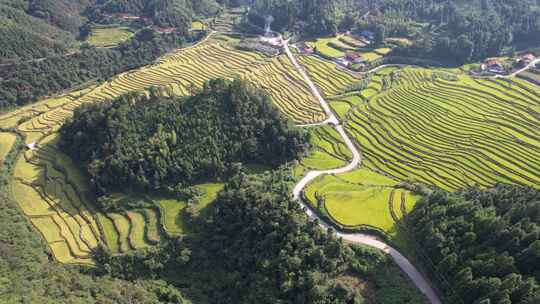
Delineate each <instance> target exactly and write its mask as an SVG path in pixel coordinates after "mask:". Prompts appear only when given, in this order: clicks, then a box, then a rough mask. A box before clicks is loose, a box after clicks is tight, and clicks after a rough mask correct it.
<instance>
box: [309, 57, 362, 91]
mask: <svg viewBox="0 0 540 304" xmlns="http://www.w3.org/2000/svg"><path fill="white" fill-rule="evenodd" d="M299 63H300V64H302V65H303V66H304V67H305V68H306V71H307V73H308V75H309V77H310V78H311V80H312V81H313V82H314V83H315V84H316V85H317V87H318V88H319V90H320V91H321V93H323V94H324V95H325V96H334V95H338V94H341V93H343V92H344V91H346V90H347V89H348V88H349V86H351V85H353V84H354V83H357V82H358V81H360V80H361V79H360V77H357V76H354V75H352V74H350V73H348V72H345V71H343V70H341V69H340V68H338V67H337V66H336V65H335V64H334V63H332V62H328V61H324V60H322V59H320V58H317V57H313V56H299Z"/></svg>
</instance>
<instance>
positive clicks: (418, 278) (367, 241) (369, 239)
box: [283, 40, 441, 304]
mask: <svg viewBox="0 0 540 304" xmlns="http://www.w3.org/2000/svg"><path fill="white" fill-rule="evenodd" d="M283 48H284V49H285V52H286V54H287V56H288V57H289V59H290V60H291V62H292V63H293V65H294V67H295V68H296V69H297V70H298V72H300V74H301V75H302V77H303V78H304V80H305V81H306V83H307V84H308V85H309V87H310V88H311V91H312V92H313V96H315V98H316V99H317V100H318V101H319V103H320V105H321V107H322V108H323V110H324V112H325V113H326V115H327V116H328V119H326V120H325V121H324V122H322V123H320V124H318V125H323V124H331V125H333V126H334V127H335V128H336V130H337V131H338V133H339V134H340V135H341V137H342V138H343V140H344V141H345V144H346V145H347V147H348V148H349V149H350V150H351V152H352V156H353V157H352V161H351V162H350V163H349V164H348V165H347V166H345V167H343V168H338V169H333V170H324V171H310V172H308V173H307V175H306V176H304V177H303V178H302V179H301V180H300V181H299V182H298V183H297V184H296V185H295V187H294V189H293V197H294V199H295V200H296V201H298V203H300V205H302V207H303V208H304V210H306V213H307V215H308V216H309V217H310V219H312V220H318V222H319V223H320V226H321V227H322V228H324V229H325V230H327V229H328V228H330V225H329V224H328V223H326V222H325V221H324V220H322V219H321V218H320V217H319V216H318V215H317V214H316V213H314V212H313V211H312V210H311V209H310V208H308V207H307V205H306V203H305V202H304V201H303V200H302V195H301V194H302V190H303V189H304V188H305V187H306V186H307V185H308V184H309V183H310V182H312V181H313V180H314V179H315V178H317V177H319V176H321V175H326V174H339V173H346V172H349V171H352V170H354V169H355V168H356V167H358V166H359V165H360V163H361V162H362V155H361V154H360V151H358V149H357V148H356V146H355V145H354V144H353V142H352V141H351V139H350V138H349V136H348V135H347V133H346V132H345V130H344V129H343V126H342V125H341V123H340V121H339V119H338V118H337V117H336V115H335V114H334V112H332V110H331V109H330V106H329V105H328V103H327V102H326V100H325V99H324V98H323V97H322V96H321V94H320V92H319V90H318V89H317V87H316V86H315V84H314V83H313V81H311V79H310V78H309V76H308V74H307V73H306V71H305V70H304V69H303V68H302V66H300V64H298V61H297V60H296V58H295V57H294V54H293V53H292V52H291V50H290V48H289V40H284V41H283ZM315 125H317V124H315ZM336 234H337V236H339V237H341V238H342V239H344V240H346V241H348V242H351V243H355V244H362V245H366V246H370V247H374V248H377V249H380V250H382V251H383V252H385V253H386V254H389V255H390V256H391V257H392V259H393V260H394V262H395V263H396V264H397V265H398V266H399V268H401V270H402V271H403V272H405V273H406V274H407V276H408V277H409V278H410V279H411V280H412V282H413V283H414V285H415V286H416V287H417V288H418V289H419V290H420V291H421V292H422V293H423V294H424V295H425V296H426V297H427V299H428V300H429V302H430V303H431V304H441V300H440V299H439V296H438V295H437V293H436V292H435V290H434V289H433V288H432V287H431V284H430V283H429V282H428V281H427V280H426V279H425V278H424V276H423V275H422V274H421V273H420V272H419V271H418V270H417V269H416V268H415V267H414V265H412V263H411V262H409V260H408V259H407V258H406V257H405V256H403V255H402V254H401V253H400V252H399V251H397V250H396V249H394V248H392V247H391V246H388V245H387V244H385V243H384V242H382V241H380V240H378V239H377V238H376V237H374V236H372V235H368V234H363V233H345V232H340V231H337V232H336Z"/></svg>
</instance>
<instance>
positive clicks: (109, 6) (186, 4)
mask: <svg viewBox="0 0 540 304" xmlns="http://www.w3.org/2000/svg"><path fill="white" fill-rule="evenodd" d="M219 9H220V6H219V5H218V4H217V3H216V1H214V0H107V1H104V0H98V3H97V4H96V5H94V6H92V8H91V10H90V12H89V15H90V16H93V17H97V16H99V15H100V14H101V13H107V14H114V13H127V14H131V15H135V16H145V17H149V18H151V19H152V20H153V21H154V23H155V24H157V25H159V26H163V27H180V28H187V29H189V28H190V26H191V21H192V18H193V16H195V15H214V14H216V13H217V12H218V11H219Z"/></svg>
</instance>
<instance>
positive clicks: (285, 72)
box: [0, 39, 326, 264]
mask: <svg viewBox="0 0 540 304" xmlns="http://www.w3.org/2000/svg"><path fill="white" fill-rule="evenodd" d="M216 77H230V78H232V77H243V78H246V79H249V80H251V81H253V83H255V84H256V85H258V86H260V87H261V88H262V89H264V90H266V91H268V92H270V94H271V96H272V97H273V101H274V102H275V103H276V105H277V106H278V107H279V108H280V109H281V110H282V111H283V113H284V114H285V115H288V116H289V117H291V118H293V119H294V120H295V121H296V122H299V123H300V122H301V123H311V122H319V121H322V120H324V119H325V118H326V117H325V115H324V114H323V112H322V110H321V109H320V106H319V105H318V104H317V103H316V101H314V99H313V97H312V95H311V92H310V91H309V89H308V88H307V85H306V84H305V83H304V81H303V80H302V78H301V76H300V75H298V74H297V73H296V72H295V70H294V69H293V68H292V66H291V64H290V62H289V61H288V59H287V58H286V57H285V56H278V57H274V58H268V57H265V56H264V55H262V54H257V53H250V52H242V51H237V50H235V49H234V48H233V46H231V45H230V44H229V43H224V42H223V41H220V40H217V39H216V40H215V39H209V40H208V41H205V42H203V43H201V44H200V45H197V46H195V47H193V48H191V49H185V50H180V51H178V52H175V53H172V54H170V55H168V56H166V57H163V58H162V59H161V60H160V61H159V62H156V63H155V64H153V65H151V66H148V67H145V68H142V69H139V70H135V71H131V72H128V73H124V74H121V75H118V76H117V77H115V78H113V79H111V80H110V81H107V82H106V83H104V84H102V85H99V86H94V87H90V88H88V89H85V90H82V91H77V92H73V93H72V94H69V95H65V96H62V97H58V98H52V99H47V100H44V101H42V102H39V103H36V104H34V105H31V106H27V107H23V108H20V109H19V110H17V111H14V112H11V113H8V114H4V115H1V116H0V127H2V128H15V129H16V130H17V131H18V132H19V133H20V134H22V135H23V136H24V143H25V144H26V145H28V148H27V150H26V151H25V152H24V154H23V155H21V156H20V157H19V158H18V160H17V162H16V165H15V168H14V172H13V178H12V182H11V184H10V192H11V195H12V197H13V198H14V199H15V201H17V202H18V204H19V206H20V208H21V211H22V212H23V213H24V214H25V215H26V216H27V217H28V219H29V221H30V222H31V223H32V225H34V227H35V228H36V230H37V231H39V232H40V233H41V234H42V236H43V238H44V240H45V241H46V242H47V243H48V244H49V247H50V249H51V253H52V255H53V256H54V257H55V258H56V259H57V260H58V261H60V262H63V263H72V264H92V263H93V261H92V259H91V257H90V253H91V251H92V249H94V248H95V247H96V246H98V244H100V243H102V244H105V245H106V246H108V248H109V249H110V250H111V251H112V252H113V253H124V252H127V251H129V250H133V249H138V248H143V247H147V246H150V245H152V244H156V243H157V242H159V241H160V239H161V237H162V236H163V233H164V232H165V231H166V230H167V229H169V228H170V230H171V231H173V232H174V230H175V229H176V231H178V232H182V229H183V228H184V227H182V226H181V225H182V223H180V224H178V225H180V226H176V227H174V226H171V220H170V219H171V218H172V219H173V221H174V220H175V219H176V217H177V213H175V212H174V210H173V212H171V210H169V209H167V208H158V207H161V206H158V205H156V208H155V209H143V210H133V211H130V212H117V213H103V212H101V211H99V210H97V208H96V207H95V205H94V201H95V197H93V194H92V191H90V190H89V182H88V178H87V177H86V176H85V175H84V174H83V173H82V172H81V171H80V170H79V169H78V168H76V167H75V165H74V164H73V163H72V162H71V160H70V158H69V157H68V156H67V155H65V154H63V153H62V152H61V151H60V150H59V149H58V146H57V141H58V138H57V136H58V133H57V131H58V129H59V128H60V126H61V125H62V123H63V122H64V121H65V120H66V119H68V118H70V117H71V116H72V113H73V110H74V109H75V108H77V107H78V106H80V105H81V104H83V103H93V102H100V101H103V100H108V99H112V98H114V97H117V96H119V95H121V94H123V93H127V92H131V91H143V92H144V91H145V90H147V89H148V88H149V87H151V86H161V87H167V88H169V92H170V94H175V95H186V94H189V90H190V88H191V87H193V86H195V87H197V86H200V85H202V83H203V82H204V81H205V80H207V79H209V78H216ZM203 187H205V189H206V190H207V191H208V195H207V196H205V197H203V199H202V201H201V204H200V208H201V212H203V210H204V207H205V206H206V205H207V204H208V203H210V202H211V201H212V200H213V199H214V198H215V195H216V193H217V192H218V191H219V189H221V188H220V187H222V185H204V186H203ZM174 208H176V206H175V207H174ZM177 211H178V210H177ZM174 224H177V223H176V222H174ZM171 227H172V228H171Z"/></svg>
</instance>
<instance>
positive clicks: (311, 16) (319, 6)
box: [249, 0, 340, 34]
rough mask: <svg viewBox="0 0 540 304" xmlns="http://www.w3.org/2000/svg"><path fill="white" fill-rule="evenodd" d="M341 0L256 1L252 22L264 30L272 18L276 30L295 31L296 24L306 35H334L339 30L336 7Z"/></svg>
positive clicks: (251, 12) (251, 14)
mask: <svg viewBox="0 0 540 304" xmlns="http://www.w3.org/2000/svg"><path fill="white" fill-rule="evenodd" d="M339 4H340V0H338V1H336V0H315V1H314V0H297V1H288V0H255V1H253V4H252V10H251V11H250V16H249V17H250V20H251V21H252V22H254V23H256V24H258V25H259V26H261V27H263V26H264V25H265V22H266V18H267V17H269V16H272V19H273V22H272V28H273V29H275V30H284V29H292V28H294V27H295V26H296V25H300V26H299V30H301V31H305V33H304V34H332V33H335V32H336V31H337V25H338V15H337V6H338V5H339Z"/></svg>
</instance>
